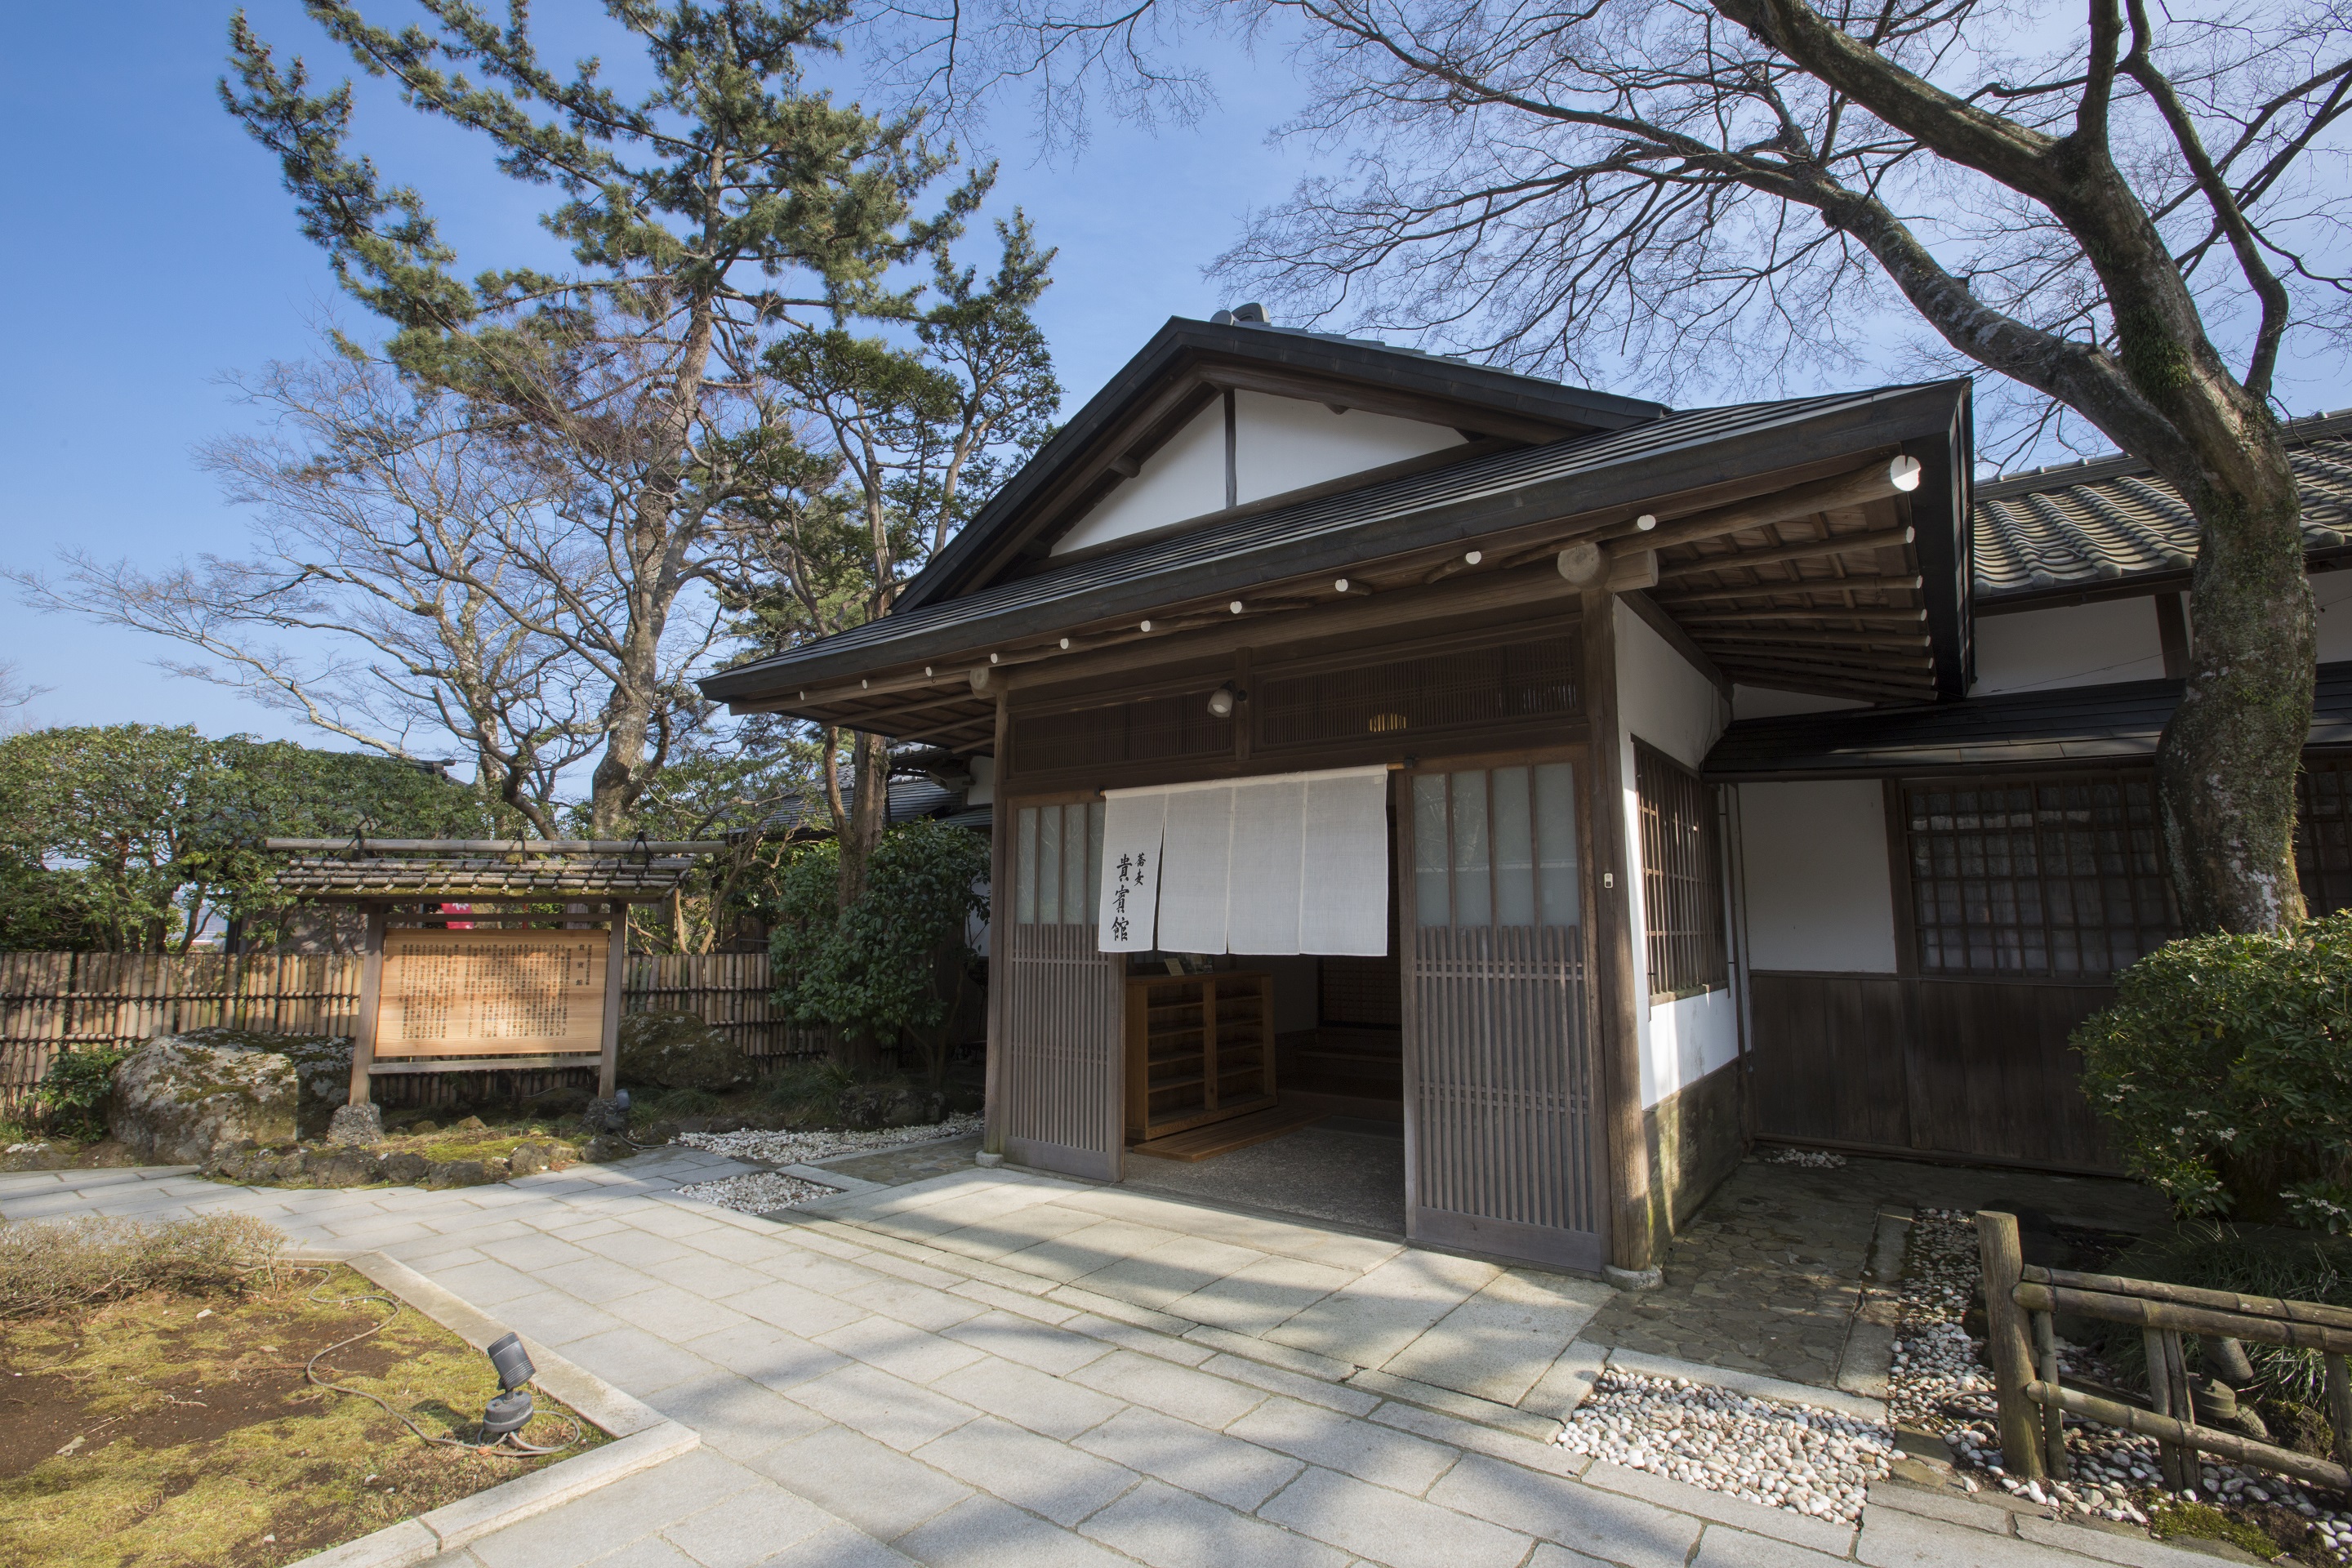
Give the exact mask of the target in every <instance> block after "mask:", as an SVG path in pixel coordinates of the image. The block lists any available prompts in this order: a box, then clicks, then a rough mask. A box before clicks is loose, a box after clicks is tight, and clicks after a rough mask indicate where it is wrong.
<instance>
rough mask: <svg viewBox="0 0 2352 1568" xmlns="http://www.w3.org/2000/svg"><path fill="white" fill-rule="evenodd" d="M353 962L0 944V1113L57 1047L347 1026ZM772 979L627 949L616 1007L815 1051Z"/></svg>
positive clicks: (737, 958)
mask: <svg viewBox="0 0 2352 1568" xmlns="http://www.w3.org/2000/svg"><path fill="white" fill-rule="evenodd" d="M360 968H361V960H360V957H359V955H358V954H356V953H317V954H310V953H303V954H289V953H241V954H237V955H235V956H228V955H225V954H221V953H201V952H200V953H189V954H187V955H185V956H182V955H179V954H173V953H151V952H5V953H0V1115H9V1114H13V1113H15V1112H16V1110H18V1109H19V1108H20V1107H21V1106H22V1105H23V1104H24V1101H25V1097H26V1094H27V1093H28V1092H29V1091H30V1090H31V1089H32V1088H33V1086H34V1085H36V1084H37V1083H39V1082H40V1080H41V1075H42V1074H43V1073H44V1072H47V1070H48V1066H49V1062H50V1060H51V1058H54V1057H55V1056H56V1055H57V1053H58V1052H59V1051H61V1050H86V1049H97V1048H103V1047H115V1048H120V1047H126V1046H135V1045H138V1044H139V1043H141V1042H142V1041H144V1040H147V1039H151V1038H152V1037H154V1036H156V1035H158V1034H173V1033H178V1032H181V1031H184V1030H187V1029H200V1028H210V1027H223V1026H225V1027H228V1028H236V1029H252V1030H255V1031H257V1032H259V1033H262V1034H272V1035H349V1034H350V1033H352V1028H353V1026H354V1020H355V1018H356V1016H357V1014H358V1011H359V995H360ZM772 984H773V982H772V980H771V979H770V972H769V964H768V955H767V954H766V953H764V952H713V953H691V954H686V955H682V956H677V955H669V954H652V953H633V954H631V955H630V960H629V966H628V970H627V972H626V973H625V976H624V981H623V986H622V996H623V1004H622V1005H623V1006H624V1007H625V1009H626V1010H627V1011H629V1012H632V1013H644V1012H652V1011H671V1012H682V1013H692V1014H694V1015H695V1016H698V1017H699V1018H702V1019H704V1020H706V1021H707V1022H709V1024H711V1025H712V1026H714V1027H717V1028H719V1029H721V1030H723V1031H724V1032H725V1033H727V1034H728V1035H729V1036H730V1037H732V1038H733V1039H735V1040H736V1041H737V1042H738V1043H739V1044H740V1045H741V1047H743V1051H744V1054H745V1055H747V1056H751V1057H757V1058H762V1059H772V1058H786V1057H798V1056H814V1055H818V1054H822V1053H823V1052H824V1050H825V1048H826V1047H827V1044H828V1041H827V1039H826V1037H825V1036H824V1033H823V1032H822V1031H818V1030H813V1029H808V1028H804V1027H803V1026H798V1025H793V1024H789V1023H787V1022H785V1021H784V1020H782V1019H781V1018H779V1017H777V1016H775V1014H774V1009H773V1005H772V1003H771V1002H770V1000H769V992H770V990H771V988H772Z"/></svg>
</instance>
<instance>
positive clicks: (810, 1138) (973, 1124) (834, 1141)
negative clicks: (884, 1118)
mask: <svg viewBox="0 0 2352 1568" xmlns="http://www.w3.org/2000/svg"><path fill="white" fill-rule="evenodd" d="M980 1129H981V1118H980V1117H978V1116H976V1115H963V1116H950V1117H949V1118H948V1119H947V1120H946V1121H938V1122H932V1123H930V1124H929V1125H927V1126H922V1127H884V1128H880V1129H877V1131H872V1132H851V1131H827V1132H763V1131H759V1130H758V1129H756V1128H749V1127H747V1128H745V1129H744V1130H743V1131H740V1132H681V1133H679V1134H678V1135H677V1142H680V1143H683V1144H686V1145H687V1146H688V1148H692V1149H706V1150H709V1152H711V1153H713V1154H733V1155H736V1156H738V1157H740V1158H741V1159H746V1160H759V1161H761V1162H763V1163H767V1164H771V1165H804V1164H806V1163H809V1162H810V1161H811V1160H825V1159H830V1158H832V1157H833V1156H834V1155H835V1154H865V1153H870V1152H873V1151H875V1150H877V1149H895V1148H897V1147H898V1146H899V1145H900V1144H902V1143H929V1142H931V1141H932V1140H933V1139H940V1138H961V1137H965V1136H967V1135H969V1134H971V1133H974V1132H977V1131H980Z"/></svg>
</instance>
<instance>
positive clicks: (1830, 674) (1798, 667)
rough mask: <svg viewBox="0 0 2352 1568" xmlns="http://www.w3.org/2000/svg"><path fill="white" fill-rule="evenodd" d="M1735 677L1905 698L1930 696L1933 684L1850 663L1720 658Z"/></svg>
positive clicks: (1753, 683) (1760, 683) (1915, 699)
mask: <svg viewBox="0 0 2352 1568" xmlns="http://www.w3.org/2000/svg"><path fill="white" fill-rule="evenodd" d="M1721 662H1722V664H1723V667H1724V668H1725V669H1726V670H1727V671H1728V672H1729V673H1730V675H1731V678H1732V679H1734V680H1738V681H1742V682H1745V683H1746V684H1748V685H1749V686H1769V685H1771V684H1773V682H1775V681H1790V680H1802V681H1811V682H1813V683H1815V684H1821V683H1824V682H1835V683H1836V684H1837V685H1839V686H1841V687H1844V688H1847V689H1851V690H1853V691H1854V692H1856V693H1862V692H1873V693H1876V694H1877V695H1879V696H1883V697H1898V698H1901V699H1902V700H1905V701H1908V702H1924V701H1929V700H1933V699H1934V697H1935V695H1936V691H1935V687H1934V685H1933V684H1932V683H1931V682H1928V681H1927V680H1925V679H1922V680H1920V681H1919V682H1918V683H1917V684H1913V683H1910V682H1907V681H1905V680H1903V679H1900V678H1899V677H1895V676H1882V675H1873V674H1872V673H1871V672H1870V671H1869V670H1866V669H1857V668H1853V667H1852V666H1850V665H1832V664H1799V663H1794V662H1791V661H1787V660H1780V659H1733V658H1724V659H1723V660H1722V661H1721Z"/></svg>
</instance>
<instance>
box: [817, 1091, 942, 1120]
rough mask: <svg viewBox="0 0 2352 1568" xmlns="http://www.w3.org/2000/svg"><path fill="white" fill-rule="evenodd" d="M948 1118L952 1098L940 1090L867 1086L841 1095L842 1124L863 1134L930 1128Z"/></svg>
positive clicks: (843, 1092)
mask: <svg viewBox="0 0 2352 1568" xmlns="http://www.w3.org/2000/svg"><path fill="white" fill-rule="evenodd" d="M947 1114H948V1097H947V1096H946V1095H944V1094H941V1093H939V1092H937V1091H936V1090H930V1089H903V1088H899V1087H897V1086H895V1085H891V1084H866V1085H860V1086H858V1087H856V1088H854V1089H844V1090H842V1091H841V1120H842V1121H844V1122H845V1123H846V1124H848V1125H849V1126H851V1127H854V1128H856V1129H858V1130H859V1131H873V1130H874V1129H876V1128H877V1127H922V1126H928V1125H929V1124H931V1123H933V1122H937V1121H946V1120H947Z"/></svg>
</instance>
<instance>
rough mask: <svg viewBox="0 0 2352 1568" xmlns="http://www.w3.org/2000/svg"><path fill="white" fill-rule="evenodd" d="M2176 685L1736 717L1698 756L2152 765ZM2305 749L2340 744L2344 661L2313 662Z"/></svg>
mask: <svg viewBox="0 0 2352 1568" xmlns="http://www.w3.org/2000/svg"><path fill="white" fill-rule="evenodd" d="M2180 688H2181V683H2180V682H2179V681H2178V680H2128V681H2118V682H2116V683H2115V684H2113V685H2107V686H2066V687H2061V688H2059V689H2055V690H2052V691H2019V692H2007V693H2004V694H2002V695H2001V696H1999V697H1971V698H1968V699H1965V700H1961V701H1958V702H1934V703H1905V704H1903V705H1901V706H1899V707H1888V708H1849V709H1845V710H1840V711H1836V712H1829V713H1795V714H1790V715H1788V716H1786V717H1783V718H1777V719H1742V720H1740V721H1738V722H1737V723H1735V724H1733V725H1732V726H1731V727H1730V728H1729V729H1727V730H1726V731H1724V732H1723V736H1722V738H1721V739H1720V740H1718V741H1717V742H1716V743H1715V748H1714V749H1713V750H1712V751H1710V752H1707V754H1706V763H1705V764H1704V767H1703V770H1702V771H1703V772H1704V773H1705V775H1706V778H1707V779H1708V780H1709V781H1710V782H1712V783H1720V784H1731V783H1738V782H1739V781H1742V780H1768V779H1825V778H1884V777H1892V776H1895V775H1899V774H1911V775H1918V774H1926V773H1941V772H1946V771H1948V770H1951V769H1955V768H1967V769H1977V768H1985V767H2021V766H2033V767H2050V766H2057V765H2064V764H2083V763H2130V764H2132V765H2134V766H2137V765H2140V764H2142V763H2148V762H2151V761H2153V760H2154V758H2155V756H2156V745H2157V742H2158V739H2159V738H2160V737H2161V736H2162V735H2163V733H2164V726H2165V724H2166V722H2167V721H2168V720H2170V719H2171V717H2172V710H2174V709H2175V708H2177V707H2179V705H2180ZM2306 743H2307V744H2309V745H2313V746H2324V747H2346V746H2352V662H2344V663H2337V664H2323V665H2321V666H2320V667H2319V682H2318V690H2317V692H2316V694H2315V701H2314V704H2313V710H2312V719H2311V738H2310V740H2309V741H2308V742H2306Z"/></svg>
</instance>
